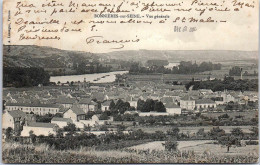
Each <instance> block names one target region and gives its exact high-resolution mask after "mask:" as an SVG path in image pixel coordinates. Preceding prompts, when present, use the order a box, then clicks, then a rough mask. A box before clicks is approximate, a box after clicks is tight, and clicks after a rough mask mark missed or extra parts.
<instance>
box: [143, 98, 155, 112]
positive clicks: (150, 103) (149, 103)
mask: <svg viewBox="0 0 260 165" xmlns="http://www.w3.org/2000/svg"><path fill="white" fill-rule="evenodd" d="M154 105H155V102H154V100H152V99H147V100H146V102H145V103H144V105H143V107H142V109H141V112H150V111H153V110H154Z"/></svg>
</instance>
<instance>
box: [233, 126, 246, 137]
mask: <svg viewBox="0 0 260 165" xmlns="http://www.w3.org/2000/svg"><path fill="white" fill-rule="evenodd" d="M231 135H233V136H235V137H237V138H240V139H241V138H243V136H244V133H243V131H242V129H241V128H239V127H237V128H233V129H232V130H231Z"/></svg>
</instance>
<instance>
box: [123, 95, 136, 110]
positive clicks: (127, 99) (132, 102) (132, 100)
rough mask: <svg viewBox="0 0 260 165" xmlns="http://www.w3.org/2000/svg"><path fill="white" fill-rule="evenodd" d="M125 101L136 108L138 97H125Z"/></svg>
mask: <svg viewBox="0 0 260 165" xmlns="http://www.w3.org/2000/svg"><path fill="white" fill-rule="evenodd" d="M124 100H125V101H126V102H128V103H129V104H130V106H131V107H135V108H137V101H138V98H134V97H127V98H126V99H124Z"/></svg>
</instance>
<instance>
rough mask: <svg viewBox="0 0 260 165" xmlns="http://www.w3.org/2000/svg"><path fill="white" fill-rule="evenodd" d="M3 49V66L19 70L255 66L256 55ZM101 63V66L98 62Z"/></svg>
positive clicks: (221, 51)
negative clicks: (160, 63)
mask: <svg viewBox="0 0 260 165" xmlns="http://www.w3.org/2000/svg"><path fill="white" fill-rule="evenodd" d="M7 50H8V46H6V45H4V47H3V55H4V58H3V65H4V66H20V67H37V66H38V67H43V68H69V67H71V66H72V65H73V63H75V62H76V63H79V62H81V61H85V60H88V59H92V60H97V59H98V58H100V57H101V58H103V59H118V60H133V61H141V62H143V63H145V62H146V61H147V60H154V59H160V60H168V61H169V62H173V61H188V60H189V61H190V60H192V61H194V60H196V61H233V60H252V61H255V62H257V59H258V54H257V52H256V51H228V50H220V51H213V50H196V51H194V50H165V51H161V50H131V51H115V52H109V53H89V52H81V51H68V50H60V49H56V48H51V47H45V46H44V47H42V46H36V45H13V46H10V52H8V51H7ZM101 63H102V62H101Z"/></svg>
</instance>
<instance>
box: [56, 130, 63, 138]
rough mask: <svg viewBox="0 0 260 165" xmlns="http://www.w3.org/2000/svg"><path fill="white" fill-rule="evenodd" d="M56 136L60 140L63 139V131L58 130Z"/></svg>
mask: <svg viewBox="0 0 260 165" xmlns="http://www.w3.org/2000/svg"><path fill="white" fill-rule="evenodd" d="M56 136H57V137H58V138H62V137H63V129H58V130H57V134H56Z"/></svg>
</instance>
